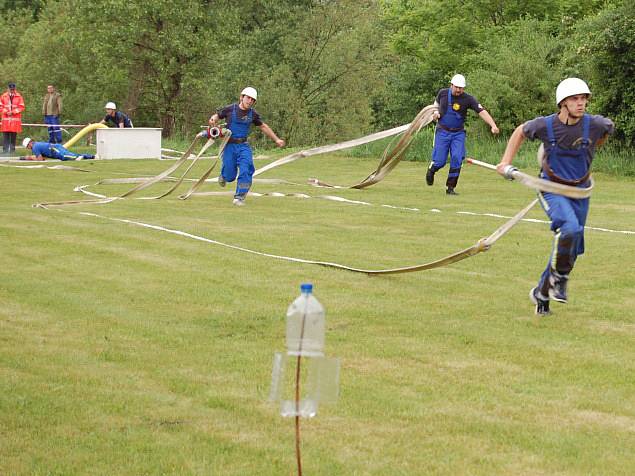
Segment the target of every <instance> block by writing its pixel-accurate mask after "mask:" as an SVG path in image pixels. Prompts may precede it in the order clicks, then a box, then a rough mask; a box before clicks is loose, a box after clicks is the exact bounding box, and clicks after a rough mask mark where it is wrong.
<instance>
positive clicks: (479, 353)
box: [0, 156, 635, 475]
mask: <svg viewBox="0 0 635 476" xmlns="http://www.w3.org/2000/svg"><path fill="white" fill-rule="evenodd" d="M479 158H480V157H479ZM265 163H267V161H259V162H258V163H257V167H258V166H262V165H264V164H265ZM71 165H73V166H78V167H81V168H83V169H86V170H89V172H73V171H64V170H49V169H17V168H4V167H3V168H0V186H1V190H2V200H1V201H0V243H1V245H2V252H1V253H2V255H1V256H2V266H1V267H0V283H1V284H0V474H3V475H4V474H7V475H83V474H95V475H145V474H147V475H159V474H165V475H167V474H170V475H172V474H173V475H209V474H214V475H280V474H294V473H295V454H294V429H293V421H292V420H289V419H283V418H282V417H281V416H280V415H279V414H278V408H277V407H276V406H275V405H272V404H269V403H268V402H267V401H266V399H267V395H268V392H269V383H270V375H271V367H272V358H273V353H274V352H275V351H282V350H284V331H285V327H284V326H285V321H284V318H285V312H286V308H287V306H288V305H289V304H290V303H291V301H292V300H293V299H294V298H295V297H296V296H297V294H298V292H299V285H300V283H302V282H305V281H309V282H312V283H313V284H314V289H315V294H316V296H317V297H318V299H320V301H321V302H322V303H323V305H324V306H325V308H326V310H327V326H328V330H327V344H326V353H327V355H328V356H330V357H339V358H340V359H341V362H342V371H341V382H340V392H341V394H340V399H339V401H338V403H337V404H336V405H333V406H322V407H320V410H319V413H318V416H317V417H316V418H315V419H312V420H306V421H303V422H302V450H303V464H304V472H305V474H307V475H318V474H319V475H413V474H452V475H456V474H466V475H467V474H469V475H494V474H515V475H516V474H561V475H586V474H624V475H626V474H632V472H633V454H635V379H634V375H635V373H634V370H635V365H634V362H635V350H634V349H635V345H634V344H635V317H634V315H633V314H634V313H633V309H634V308H635V297H634V296H635V294H634V293H633V288H634V287H635V272H634V271H633V265H634V264H635V263H634V262H635V254H634V250H635V234H634V233H633V232H634V231H635V200H634V198H635V193H634V192H633V185H634V184H633V181H632V180H628V179H620V178H616V177H611V176H607V175H602V174H596V176H595V178H596V181H597V185H596V190H595V192H594V195H593V198H592V205H591V213H590V216H589V220H588V225H589V226H592V227H598V228H605V229H607V230H614V231H627V232H629V231H630V233H617V232H611V231H600V230H588V231H587V232H586V246H587V253H586V254H585V255H583V256H582V257H580V259H579V261H578V263H577V266H576V269H575V271H574V274H573V275H572V279H571V283H570V294H571V296H570V302H569V304H567V305H557V304H554V305H552V307H553V311H554V314H553V315H552V316H549V317H546V318H538V317H536V316H534V314H533V306H532V305H531V303H530V302H529V300H528V298H527V294H528V292H529V289H530V288H531V287H532V286H533V285H534V283H535V281H536V280H537V278H538V276H539V274H540V272H541V271H542V269H543V267H544V265H545V263H546V260H547V255H548V253H549V250H550V248H551V233H550V231H549V228H548V225H547V224H545V223H541V222H521V223H520V224H518V225H517V226H516V227H515V228H514V229H512V230H511V231H510V232H509V233H508V234H507V235H505V236H504V237H503V238H502V239H501V240H500V241H499V242H498V243H496V245H495V246H494V247H493V248H492V249H491V250H490V251H488V252H487V253H483V254H480V255H478V256H476V257H473V258H470V259H468V260H465V261H462V262H460V263H457V264H454V265H451V266H449V267H445V268H441V269H436V270H431V271H424V272H419V273H413V274H402V275H392V276H375V277H369V276H366V275H363V274H354V273H350V272H345V271H338V270H334V269H328V268H323V267H319V266H313V265H306V264H299V263H293V262H289V261H284V260H278V259H273V258H268V257H264V256H258V255H253V254H249V253H246V252H242V251H238V250H235V249H229V248H226V247H222V246H219V245H217V244H212V243H207V242H203V241H198V240H195V239H191V238H187V237H184V236H178V235H175V234H171V233H166V232H163V231H158V230H154V229H148V228H143V227H140V226H137V225H134V224H127V223H123V222H121V221H116V220H113V219H127V220H136V221H139V222H143V223H148V224H152V225H159V226H162V227H166V228H170V229H174V230H179V231H183V232H187V233H191V234H194V235H197V236H200V237H204V238H207V239H210V240H217V241H219V242H222V243H226V244H231V245H235V246H240V247H244V248H247V249H251V250H255V251H259V252H265V253H270V254H275V255H282V256H290V257H298V258H306V259H315V260H321V261H330V262H336V263H342V264H346V265H350V266H356V267H360V268H372V269H382V268H392V267H399V266H406V265H413V264H420V263H425V262H427V261H431V260H433V259H437V258H440V257H443V256H446V255H447V254H449V253H452V252H455V251H457V250H459V249H462V248H465V247H467V246H470V245H471V244H473V243H475V242H476V241H477V240H478V239H479V238H481V237H484V236H486V235H488V234H490V233H491V232H492V231H494V230H495V229H496V228H497V227H498V226H500V225H501V224H503V223H504V219H502V218H497V217H493V216H487V215H483V214H486V213H492V214H499V215H505V216H511V215H513V214H514V213H515V212H517V211H518V210H520V209H521V208H522V207H523V206H525V205H526V204H527V203H529V201H531V200H532V199H533V197H534V195H533V192H531V191H530V190H528V189H525V188H523V187H522V186H521V185H519V184H515V183H510V182H507V181H504V180H502V179H501V178H499V177H498V176H496V175H495V174H494V173H492V172H490V171H487V170H484V169H480V168H476V167H474V166H466V167H465V168H464V172H463V174H462V176H461V180H460V183H459V188H458V189H457V190H458V191H459V192H460V193H461V195H459V196H457V197H448V196H446V195H445V193H444V187H443V183H444V182H445V174H446V173H447V168H446V169H445V170H443V171H441V172H439V173H438V174H437V183H436V184H435V185H434V186H433V187H426V186H425V184H424V180H423V175H424V173H425V172H424V167H425V166H424V165H423V164H422V163H414V162H407V163H402V164H400V165H399V166H398V167H397V169H396V170H395V171H394V172H393V173H392V174H391V175H389V176H388V178H387V179H385V180H384V181H383V182H382V183H380V184H378V185H375V186H373V187H371V188H369V189H367V190H363V191H359V190H346V189H345V190H340V189H337V190H330V189H323V188H313V187H309V186H305V185H302V184H303V183H305V182H306V179H307V178H308V177H318V178H320V179H322V180H324V181H326V182H332V183H337V184H341V185H347V184H352V183H355V182H357V181H359V180H361V179H362V178H364V177H366V176H367V175H368V173H369V172H370V171H372V170H373V169H374V168H375V166H376V159H368V158H363V157H356V158H351V157H343V156H314V157H311V158H306V159H302V160H299V161H297V162H294V163H292V164H289V165H286V166H283V167H281V168H278V169H274V170H272V171H270V172H268V173H266V174H264V175H263V176H262V178H279V179H285V180H287V181H291V182H295V183H297V184H299V185H290V184H275V183H273V184H272V183H256V184H255V186H254V190H255V191H257V192H274V191H276V192H284V193H295V192H300V193H306V194H308V195H311V196H312V197H314V198H311V199H302V198H292V197H260V198H259V197H250V198H249V199H248V204H247V206H246V207H243V208H237V207H234V206H232V204H231V196H230V195H229V196H216V197H193V198H191V199H190V200H186V201H182V200H178V199H177V198H176V197H175V196H169V197H167V198H164V199H162V200H153V201H148V200H135V199H127V200H122V201H117V202H113V203H110V204H106V205H80V206H73V207H66V208H64V209H50V210H44V209H39V208H32V207H31V205H32V204H34V203H37V202H49V201H57V200H68V199H73V198H78V197H81V194H79V193H76V192H73V188H74V187H75V186H77V185H83V184H92V183H96V182H97V181H98V180H99V179H102V178H114V177H134V176H141V175H148V174H155V173H158V172H160V171H162V170H164V169H165V168H167V166H168V165H169V162H159V161H125V160H121V161H96V162H81V163H79V162H78V163H73V164H71ZM206 165H209V161H207V162H206V163H205V164H200V166H198V167H197V169H196V170H197V171H198V172H200V171H202V170H203V168H204V166H206ZM526 171H529V169H526ZM532 172H533V171H532ZM130 187H131V185H109V186H105V185H102V186H95V187H92V188H90V190H91V191H94V192H97V193H103V194H107V195H114V194H115V193H118V192H123V191H125V190H127V189H128V188H130ZM165 187H167V185H165V184H162V185H157V186H156V187H154V188H152V189H150V190H149V191H148V192H147V193H145V195H152V194H155V192H158V191H159V190H162V189H165ZM230 187H231V184H230ZM185 189H186V188H185V186H183V187H182V189H181V190H182V191H184V190H185ZM205 190H220V189H219V188H218V186H217V185H215V184H214V185H207V186H206V189H205ZM323 195H337V196H340V197H345V198H347V199H350V200H357V201H364V202H367V203H369V204H370V205H361V204H351V203H341V202H335V201H329V200H324V199H319V197H320V196H323ZM86 198H88V197H86ZM382 205H390V206H393V207H397V208H391V207H386V206H382ZM399 207H403V208H399ZM413 209H417V210H413ZM433 209H434V210H436V211H432V210H433ZM84 212H88V213H89V214H85V213H84ZM462 212H472V213H475V214H465V213H462ZM91 214H96V215H98V216H95V215H91ZM528 217H529V218H535V219H538V220H544V219H545V217H544V214H543V212H542V210H540V208H539V207H536V208H535V209H534V210H532V211H531V212H530V214H529V215H528Z"/></svg>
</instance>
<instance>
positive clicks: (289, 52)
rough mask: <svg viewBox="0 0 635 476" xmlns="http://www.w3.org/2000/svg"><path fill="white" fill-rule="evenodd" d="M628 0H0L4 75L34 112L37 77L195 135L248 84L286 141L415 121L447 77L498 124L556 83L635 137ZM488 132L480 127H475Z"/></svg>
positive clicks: (73, 114) (519, 116) (0, 73)
mask: <svg viewBox="0 0 635 476" xmlns="http://www.w3.org/2000/svg"><path fill="white" fill-rule="evenodd" d="M627 3H628V2H625V1H623V0H612V1H611V0H577V1H572V0H522V1H521V0H510V1H506V2H501V1H499V0H444V1H441V0H251V1H248V2H231V1H229V0H198V1H191V0H171V1H168V0H151V1H147V2H130V1H128V0H103V1H101V2H97V3H93V2H84V1H81V0H48V1H46V0H34V1H28V0H22V1H20V0H13V1H9V0H4V1H2V0H0V12H2V15H1V16H0V28H1V29H2V31H3V42H2V44H1V45H0V65H1V67H0V81H1V82H2V83H1V84H3V85H4V84H6V82H7V81H9V80H12V81H16V82H17V83H18V89H19V90H20V91H21V92H22V93H23V95H24V96H25V98H26V101H27V112H26V117H25V119H26V120H28V121H34V122H35V121H40V120H41V117H40V115H41V111H40V109H41V99H42V97H43V94H44V91H45V87H46V85H47V84H55V85H56V86H57V87H58V89H59V90H61V92H62V93H63V95H64V99H65V111H64V115H63V119H64V120H65V121H67V122H74V123H85V122H89V121H96V120H98V119H99V118H101V116H102V114H103V109H102V108H103V105H104V103H105V102H106V101H109V100H113V101H115V102H117V103H118V105H119V106H120V108H121V109H122V110H124V111H125V112H127V113H129V114H130V115H131V116H132V117H133V118H134V121H135V124H136V125H140V126H144V125H145V126H156V127H162V128H163V130H164V134H165V135H166V136H167V135H170V136H171V135H189V134H191V133H192V132H193V131H196V130H198V128H199V126H200V125H201V124H204V123H205V122H206V119H207V117H208V116H209V115H210V113H211V112H212V111H213V110H214V109H216V108H218V107H220V106H223V105H225V104H228V103H230V102H232V101H234V100H235V99H236V98H237V95H238V92H239V91H240V89H241V88H242V87H244V86H245V85H251V86H254V87H256V88H257V89H258V90H259V92H260V98H259V101H258V110H259V111H260V112H261V113H262V114H263V116H264V118H265V120H266V121H267V122H268V123H269V124H270V125H271V126H272V127H273V128H274V129H275V130H276V131H277V132H279V134H280V135H281V136H283V137H285V138H286V139H287V140H288V142H289V143H290V144H291V145H298V146H301V145H309V144H314V143H324V142H325V141H335V140H340V139H344V138H350V137H354V136H358V135H360V134H362V133H366V132H369V131H374V130H377V129H379V128H383V127H387V126H394V125H398V124H404V123H407V122H409V121H410V120H411V119H412V117H413V116H414V114H416V112H417V111H418V110H419V109H420V108H421V107H422V106H424V105H426V104H429V103H431V102H432V101H433V99H434V97H435V94H436V92H437V90H438V89H439V88H441V87H445V86H446V85H447V83H448V79H449V78H450V77H451V75H452V74H454V73H456V72H461V73H463V74H465V75H466V76H467V78H468V92H470V93H472V94H473V95H475V96H476V97H477V98H478V99H479V100H480V102H481V103H482V104H483V105H484V106H485V107H486V108H487V109H488V110H489V111H490V113H491V114H492V115H493V116H494V118H495V119H496V120H497V122H498V124H499V126H500V127H501V129H502V130H503V133H506V134H507V133H509V132H510V131H511V130H513V128H514V127H515V126H516V125H517V124H518V123H520V122H522V121H524V120H526V119H528V118H531V117H534V116H535V115H537V114H546V113H550V112H551V111H553V110H554V107H555V106H554V97H553V96H554V90H555V86H556V85H557V83H558V82H559V81H560V80H561V79H562V78H564V77H566V76H572V75H576V76H580V77H582V78H584V79H586V80H587V81H588V82H589V84H590V87H591V89H592V91H593V95H594V101H593V102H592V106H591V108H592V111H593V112H596V113H602V114H605V115H607V116H609V117H612V118H613V119H614V120H615V122H616V124H617V126H618V133H617V137H618V138H619V139H621V140H622V141H623V143H625V144H628V145H631V144H633V143H634V142H635V106H633V104H634V101H633V99H635V85H634V84H633V83H632V81H631V78H632V77H633V65H634V64H635V45H634V41H635V13H633V10H632V8H631V7H630V5H627ZM471 124H472V126H473V127H475V128H477V129H479V128H482V127H483V124H482V123H481V121H474V120H472V121H471Z"/></svg>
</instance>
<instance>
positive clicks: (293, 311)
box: [287, 283, 326, 357]
mask: <svg viewBox="0 0 635 476" xmlns="http://www.w3.org/2000/svg"><path fill="white" fill-rule="evenodd" d="M300 291H301V292H302V294H300V296H298V297H297V298H296V300H295V301H293V302H292V303H291V305H290V306H289V309H288V310H287V354H290V355H303V356H309V357H311V356H313V357H317V356H323V355H324V332H325V327H326V326H325V312H324V308H323V307H322V305H321V304H320V302H319V301H318V300H317V299H316V298H315V296H313V285H312V284H310V283H304V284H302V285H301V286H300Z"/></svg>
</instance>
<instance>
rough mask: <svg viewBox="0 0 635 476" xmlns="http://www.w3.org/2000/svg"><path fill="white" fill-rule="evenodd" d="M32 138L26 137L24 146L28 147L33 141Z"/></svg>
mask: <svg viewBox="0 0 635 476" xmlns="http://www.w3.org/2000/svg"><path fill="white" fill-rule="evenodd" d="M31 140H32V139H31V138H30V137H25V138H24V140H23V141H22V147H28V145H29V144H30V143H31Z"/></svg>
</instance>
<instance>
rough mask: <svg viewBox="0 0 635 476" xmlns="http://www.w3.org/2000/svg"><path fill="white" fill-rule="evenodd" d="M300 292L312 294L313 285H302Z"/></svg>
mask: <svg viewBox="0 0 635 476" xmlns="http://www.w3.org/2000/svg"><path fill="white" fill-rule="evenodd" d="M300 291H302V292H303V293H310V292H312V291H313V285H312V284H311V283H302V284H301V285H300Z"/></svg>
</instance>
